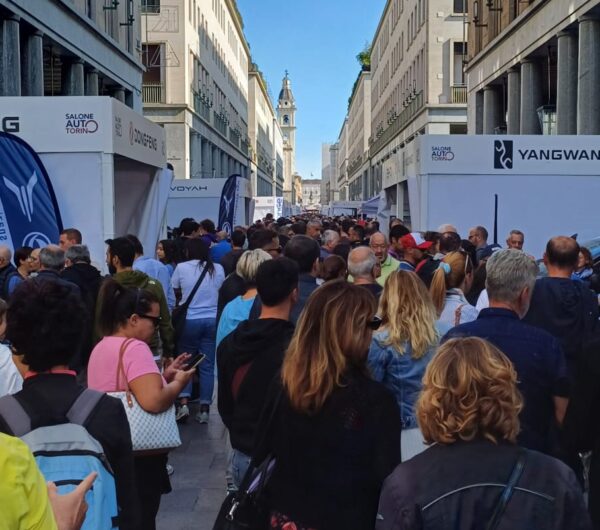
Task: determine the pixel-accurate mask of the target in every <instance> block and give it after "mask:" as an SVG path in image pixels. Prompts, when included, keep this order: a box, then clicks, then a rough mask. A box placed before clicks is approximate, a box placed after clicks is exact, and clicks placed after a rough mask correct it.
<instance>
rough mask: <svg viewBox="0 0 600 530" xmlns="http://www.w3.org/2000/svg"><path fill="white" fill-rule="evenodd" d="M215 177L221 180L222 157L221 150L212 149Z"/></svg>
mask: <svg viewBox="0 0 600 530" xmlns="http://www.w3.org/2000/svg"><path fill="white" fill-rule="evenodd" d="M211 169H212V170H213V171H212V173H213V175H214V177H216V178H221V155H220V154H219V148H218V147H214V146H213V148H212V168H211Z"/></svg>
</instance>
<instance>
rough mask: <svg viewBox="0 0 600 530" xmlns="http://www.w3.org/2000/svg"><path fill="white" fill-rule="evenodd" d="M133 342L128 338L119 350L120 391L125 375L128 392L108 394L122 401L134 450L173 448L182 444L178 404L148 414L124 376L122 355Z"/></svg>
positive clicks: (118, 373)
mask: <svg viewBox="0 0 600 530" xmlns="http://www.w3.org/2000/svg"><path fill="white" fill-rule="evenodd" d="M132 340H133V339H126V340H124V341H123V344H122V345H121V349H120V351H119V364H118V367H117V388H121V385H120V382H119V380H120V378H121V377H120V376H121V374H122V376H123V379H124V380H125V386H126V390H125V391H121V392H107V394H108V395H109V396H112V397H116V398H118V399H120V400H121V402H122V403H123V407H124V408H125V413H126V414H127V421H128V422H129V429H130V430H131V444H132V446H133V450H134V451H157V450H168V449H174V448H175V447H179V446H180V445H181V438H180V437H179V427H178V426H177V421H176V420H175V405H172V406H171V407H170V408H169V409H168V410H166V411H165V412H160V413H158V414H153V413H151V412H146V411H145V410H144V409H143V408H142V407H141V406H140V404H139V403H138V402H137V401H136V399H135V396H134V395H133V394H132V393H131V390H130V389H129V382H128V381H127V376H126V375H125V369H124V367H123V355H124V354H125V350H126V349H127V346H128V345H129V344H130V343H131V342H132Z"/></svg>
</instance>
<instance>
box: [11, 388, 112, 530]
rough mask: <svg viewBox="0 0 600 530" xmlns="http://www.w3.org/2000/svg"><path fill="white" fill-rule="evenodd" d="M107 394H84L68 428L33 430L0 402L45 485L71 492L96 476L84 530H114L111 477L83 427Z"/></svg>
mask: <svg viewBox="0 0 600 530" xmlns="http://www.w3.org/2000/svg"><path fill="white" fill-rule="evenodd" d="M104 395H105V394H103V393H102V392H97V391H95V390H90V389H86V390H84V391H83V392H82V393H81V394H80V395H79V397H78V398H77V399H76V400H75V402H74V403H73V405H72V406H71V408H70V409H69V412H67V419H68V420H69V423H61V424H59V425H51V426H47V427H39V428H37V429H34V430H31V418H30V417H29V415H28V414H27V412H26V411H25V409H24V408H23V407H22V406H21V404H20V403H19V402H18V401H17V400H16V399H15V398H14V396H4V397H2V398H0V415H2V417H3V418H4V421H5V422H6V423H7V425H8V427H9V428H10V430H11V431H12V432H13V434H14V435H15V436H18V437H19V438H21V439H22V440H23V441H24V442H25V443H26V444H27V445H28V446H29V449H30V450H31V452H32V453H33V456H34V457H35V460H36V462H37V465H38V467H39V468H40V471H41V472H42V475H44V478H45V479H46V480H47V481H52V482H54V483H55V484H56V486H57V488H58V492H59V493H60V494H63V495H64V494H65V493H69V492H70V491H73V490H74V489H75V488H76V487H77V485H78V484H80V483H81V482H82V480H83V479H84V478H85V477H87V476H88V475H89V474H90V473H91V472H92V471H96V472H97V473H98V476H97V477H96V480H95V481H94V484H93V486H92V488H91V489H90V490H89V491H88V492H87V493H86V496H85V500H86V502H87V504H88V511H87V514H86V517H85V522H84V523H83V526H82V530H111V529H117V528H119V526H118V508H117V491H116V487H115V478H114V476H113V472H112V469H111V468H110V464H109V463H108V460H107V459H106V456H105V455H104V450H103V449H102V446H101V445H100V443H99V442H98V441H97V440H96V439H95V438H94V437H93V436H92V435H91V434H90V433H89V432H88V431H87V430H86V429H85V427H83V424H84V423H85V422H86V420H87V419H88V417H89V415H90V414H91V413H92V411H93V410H94V408H95V407H96V405H97V404H98V402H99V401H100V399H102V397H103V396H104Z"/></svg>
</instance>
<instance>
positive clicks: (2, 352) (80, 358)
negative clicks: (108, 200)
mask: <svg viewBox="0 0 600 530" xmlns="http://www.w3.org/2000/svg"><path fill="white" fill-rule="evenodd" d="M526 248H527V247H526V245H525V234H524V233H523V232H522V231H519V230H512V231H511V232H510V233H509V234H508V236H507V239H506V246H505V248H501V247H500V245H496V244H490V243H488V232H487V230H486V229H485V227H482V226H475V227H473V228H472V229H471V230H470V231H469V233H468V237H466V238H464V239H463V237H461V235H459V233H458V231H457V229H456V228H455V227H454V226H452V225H450V224H446V225H442V226H440V227H439V228H438V229H437V230H436V231H429V232H416V231H411V229H410V227H409V226H406V225H405V224H404V223H403V222H402V221H400V220H398V219H394V220H392V222H391V223H390V225H389V226H386V227H385V230H382V229H381V227H380V226H379V223H378V222H377V221H374V220H370V221H364V220H357V219H352V218H348V217H338V218H326V217H316V216H312V217H306V216H297V217H294V218H290V219H287V218H280V219H274V218H273V216H272V215H268V216H267V217H266V218H265V219H263V220H262V221H259V222H256V223H254V224H253V225H252V226H249V227H241V226H240V227H235V228H234V230H233V231H232V233H231V234H228V233H226V232H222V231H217V229H216V227H215V225H214V223H213V222H212V221H211V220H208V219H206V220H203V221H201V222H196V221H195V220H194V219H184V220H182V222H181V224H180V226H179V227H178V229H177V230H175V234H174V237H173V238H171V239H164V240H161V241H159V242H158V243H157V246H156V248H155V249H152V252H147V249H144V247H143V245H142V243H141V242H140V240H139V239H138V238H137V237H136V236H135V235H132V234H126V235H123V236H122V237H117V238H114V239H109V240H107V241H106V258H105V259H106V266H105V267H97V266H96V265H97V264H95V263H93V262H92V258H91V256H90V253H89V250H88V248H87V247H86V246H85V245H84V244H83V239H82V234H81V233H80V232H79V231H78V230H77V229H75V228H71V229H66V230H64V231H63V232H62V233H61V235H60V240H59V241H58V242H57V244H56V245H48V246H47V247H45V248H42V249H31V248H28V247H23V248H19V249H16V250H15V251H14V253H12V252H11V249H9V248H8V247H5V246H0V298H1V299H4V300H0V340H2V343H1V344H0V396H5V397H0V436H2V443H1V444H0V491H3V490H6V491H12V492H13V493H12V495H11V496H10V501H9V504H10V507H9V508H10V510H7V512H6V513H8V514H9V515H10V517H14V520H15V521H21V520H23V521H24V520H25V519H23V518H24V517H25V516H24V515H23V514H24V513H27V514H28V515H27V517H28V518H29V519H27V521H28V526H23V525H21V526H19V523H14V524H13V525H12V526H11V524H9V526H8V527H9V528H30V527H31V528H35V527H39V528H55V527H56V525H57V524H58V528H60V529H63V528H69V529H70V528H79V526H80V525H81V523H82V521H83V519H84V517H85V506H86V503H85V502H84V501H83V495H84V494H86V490H88V489H89V488H91V487H92V482H94V483H95V486H93V487H94V488H95V489H96V490H102V488H104V490H107V491H109V492H110V491H111V488H112V490H114V492H113V494H112V495H113V497H114V499H115V506H114V507H113V508H111V507H110V503H108V504H106V503H105V504H98V503H96V504H95V505H94V506H93V512H94V513H93V515H90V514H89V513H88V515H87V517H88V519H89V518H90V517H101V516H102V513H100V512H102V511H103V510H104V511H106V510H112V511H114V512H115V513H110V514H109V520H110V521H111V522H110V524H111V525H112V526H111V528H120V529H124V530H129V529H135V530H138V529H139V530H152V529H154V528H155V519H156V515H157V513H158V510H159V507H160V500H161V496H162V495H163V494H165V493H168V492H169V491H170V490H171V485H170V479H169V474H170V472H172V468H171V467H170V465H169V464H168V454H169V451H170V450H172V447H159V448H158V449H154V450H152V451H147V450H140V449H138V448H137V446H136V443H134V442H133V441H132V437H133V433H134V431H135V430H136V429H137V428H138V425H135V422H136V421H138V422H139V421H142V420H139V418H138V419H137V420H136V419H133V417H132V415H131V414H129V411H128V403H131V401H132V400H133V401H134V402H135V404H136V406H137V407H139V410H140V411H142V412H143V413H145V414H147V415H148V416H149V417H158V416H165V417H166V416H170V417H171V419H172V420H173V422H174V421H175V420H176V421H177V422H178V423H179V425H180V428H185V427H184V426H183V424H185V423H186V422H187V421H190V419H193V421H197V422H199V423H200V424H203V425H205V424H207V423H208V422H210V421H214V416H213V419H211V415H210V410H211V407H212V406H213V402H214V401H216V405H217V407H218V412H219V414H220V416H221V419H222V421H223V423H224V424H225V426H226V428H227V431H228V438H227V444H228V447H227V451H228V466H227V472H226V474H225V476H224V477H223V485H224V491H225V489H227V491H228V497H227V499H226V500H225V503H227V502H229V501H231V502H233V503H234V504H235V503H236V502H238V503H239V502H241V500H240V499H242V498H243V497H244V496H245V495H246V494H247V489H248V485H249V483H250V482H252V480H253V479H256V480H258V479H260V481H261V484H262V486H261V487H260V488H259V493H258V494H256V493H255V494H256V495H259V496H260V498H255V499H254V506H255V507H256V506H259V505H260V506H261V507H262V512H261V514H262V516H263V521H262V525H261V527H262V528H271V529H280V530H284V529H285V530H289V529H292V528H293V529H297V530H330V529H338V528H339V529H342V528H344V529H354V528H355V529H360V530H363V529H364V530H368V529H377V530H384V529H385V530H401V529H402V530H404V529H418V528H428V529H446V528H464V529H467V528H468V529H473V528H511V529H513V528H523V529H530V528H536V529H539V528H555V529H572V528H581V529H588V528H600V488H599V486H598V484H597V482H598V480H600V478H599V477H600V460H599V456H598V455H599V453H598V451H600V429H599V428H598V420H597V418H596V417H595V405H596V404H597V403H598V400H599V399H600V390H599V389H600V386H599V385H598V384H597V377H596V376H597V374H600V361H598V360H597V359H599V358H600V357H599V353H598V352H599V349H600V328H599V327H598V318H599V316H600V315H599V302H598V300H599V299H598V295H597V294H596V292H595V290H596V289H597V285H598V283H600V282H598V281H597V278H596V277H597V274H596V271H594V266H593V261H592V258H591V254H590V252H589V250H588V249H586V248H585V247H582V246H580V245H579V244H578V243H577V241H576V240H575V239H573V238H571V237H564V236H556V237H553V238H551V239H550V240H549V241H548V242H547V245H546V251H545V253H544V257H543V269H544V271H545V275H544V276H543V277H542V275H541V274H540V265H541V263H540V264H538V263H537V262H536V260H535V259H534V258H533V257H532V256H530V255H529V254H527V251H526ZM151 254H152V255H151ZM95 258H97V257H96V256H95ZM99 268H102V269H104V270H107V271H108V273H109V274H108V275H103V274H102V273H101V272H100V270H99ZM215 383H217V384H215ZM215 387H216V392H215ZM215 393H216V394H217V396H215ZM119 394H125V395H126V398H123V399H124V400H125V401H122V400H121V399H118V397H117V396H118V395H119ZM86 400H87V402H89V403H91V404H88V405H87V409H86V410H85V412H86V413H85V414H84V413H83V412H81V411H79V410H78V407H80V403H83V404H84V405H85V403H86ZM84 405H81V408H82V409H85V407H84ZM130 406H131V405H130ZM136 410H137V409H136ZM16 411H18V413H17V412H16ZM22 411H24V412H22ZM15 418H17V419H19V420H20V423H19V422H16V420H15ZM25 420H26V421H25ZM23 421H25V424H26V425H27V428H19V429H17V428H15V425H17V424H19V425H23ZM67 424H68V426H69V429H71V428H74V427H75V426H82V427H83V429H84V430H85V431H86V432H87V433H88V434H89V435H90V436H91V437H92V438H93V440H95V442H96V444H97V447H98V452H99V453H101V454H102V458H103V459H105V460H106V462H108V464H109V466H110V473H109V475H108V478H106V476H105V474H103V473H102V469H99V470H96V471H94V470H92V471H93V472H89V473H83V471H82V472H81V476H80V477H79V479H78V480H77V481H75V482H77V483H79V482H81V484H80V485H79V486H78V487H76V485H77V484H70V485H69V487H67V488H66V489H64V488H62V489H61V487H60V486H59V487H58V488H57V486H56V485H54V486H51V488H50V489H49V490H48V491H47V490H46V487H45V485H44V482H43V480H42V479H41V475H40V471H39V470H38V469H37V467H36V465H35V463H34V461H33V460H32V456H31V454H30V453H29V452H28V450H27V447H26V446H25V445H24V444H22V443H21V442H19V441H18V440H17V439H16V438H10V442H6V443H5V440H9V438H8V437H7V436H6V435H8V436H9V437H10V436H12V437H15V436H16V437H21V438H22V439H23V440H25V441H27V442H28V445H29V447H30V448H31V447H32V441H31V440H32V436H33V434H35V433H36V432H46V433H47V432H49V431H40V429H42V430H43V429H48V428H56V427H57V426H63V425H64V426H65V427H64V428H63V432H62V434H61V435H65V436H69V435H70V434H69V433H70V432H71V431H70V430H67V427H66V426H67ZM52 432H55V431H52ZM73 432H75V431H73ZM2 433H3V434H2ZM34 454H35V455H36V461H37V463H38V465H39V467H40V469H41V470H42V471H44V472H46V469H47V468H46V466H47V465H48V464H47V462H45V461H41V460H40V457H39V455H40V452H38V453H36V452H35V451H34ZM265 463H267V464H265ZM86 469H87V471H90V469H88V468H86ZM257 476H258V479H257ZM57 477H58V475H53V476H50V477H48V476H46V479H47V480H50V481H52V480H54V481H55V482H56V484H59V483H61V484H62V483H63V482H65V481H61V480H58V478H57ZM59 478H60V477H59ZM111 480H112V482H111ZM256 480H255V482H256ZM66 482H70V481H66ZM71 482H72V481H71ZM17 486H18V487H19V488H21V489H19V492H18V494H16V493H14V492H15V491H16V488H17ZM263 486H264V487H263ZM71 490H72V491H71ZM584 490H585V492H586V496H587V500H586V498H585V497H584ZM86 495H87V496H86V499H88V500H90V499H91V498H92V497H90V493H89V492H88V493H87V494H86ZM105 496H107V497H110V495H105ZM4 498H7V497H4ZM107 506H108V507H107ZM224 506H225V504H224ZM91 508H92V507H91V506H90V510H91ZM52 511H54V515H52ZM59 512H60V513H59ZM263 512H264V513H263ZM19 517H21V519H19ZM46 521H48V522H47V523H46ZM23 524H25V523H23ZM44 524H47V526H43V525H44ZM219 524H220V523H219V520H218V521H217V523H216V526H215V528H224V526H219ZM36 525H38V526H36ZM52 525H54V526H52ZM98 528H101V527H100V526H98ZM102 528H104V527H102Z"/></svg>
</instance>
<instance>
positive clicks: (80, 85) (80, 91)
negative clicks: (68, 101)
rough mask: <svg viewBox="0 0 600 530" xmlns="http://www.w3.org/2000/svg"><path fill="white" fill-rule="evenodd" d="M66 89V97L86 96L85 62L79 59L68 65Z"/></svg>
mask: <svg viewBox="0 0 600 530" xmlns="http://www.w3.org/2000/svg"><path fill="white" fill-rule="evenodd" d="M66 69H67V70H66V73H65V87H64V92H65V95H66V96H83V95H84V94H85V86H84V85H85V83H84V69H83V61H82V60H81V59H77V60H75V61H73V62H72V63H71V64H67V65H66Z"/></svg>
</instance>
